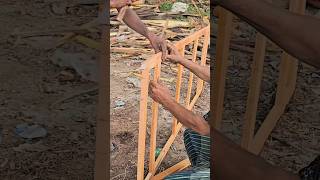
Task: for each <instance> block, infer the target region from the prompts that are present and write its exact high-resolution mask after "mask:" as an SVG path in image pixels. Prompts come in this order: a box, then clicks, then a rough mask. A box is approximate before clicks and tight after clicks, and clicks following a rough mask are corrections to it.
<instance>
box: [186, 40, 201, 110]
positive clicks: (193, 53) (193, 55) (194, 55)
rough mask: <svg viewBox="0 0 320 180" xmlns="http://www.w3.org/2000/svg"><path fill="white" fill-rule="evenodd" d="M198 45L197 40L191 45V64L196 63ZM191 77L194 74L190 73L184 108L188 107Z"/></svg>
mask: <svg viewBox="0 0 320 180" xmlns="http://www.w3.org/2000/svg"><path fill="white" fill-rule="evenodd" d="M198 44H199V39H198V38H197V39H196V40H195V42H194V44H193V52H192V61H193V62H196V60H197V52H198ZM193 76H194V74H193V73H192V72H191V71H190V76H189V81H188V90H187V97H186V102H185V104H186V106H189V104H190V98H191V90H192V83H193Z"/></svg>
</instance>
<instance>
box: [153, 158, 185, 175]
mask: <svg viewBox="0 0 320 180" xmlns="http://www.w3.org/2000/svg"><path fill="white" fill-rule="evenodd" d="M190 165H191V163H190V161H189V159H185V160H183V161H181V162H179V163H177V164H176V165H174V166H172V167H170V168H168V169H166V170H165V171H163V172H161V173H159V174H157V175H156V176H154V177H153V178H151V179H152V180H162V179H164V178H165V177H167V176H169V175H171V174H173V173H175V172H178V171H181V170H183V169H185V168H187V167H189V166H190Z"/></svg>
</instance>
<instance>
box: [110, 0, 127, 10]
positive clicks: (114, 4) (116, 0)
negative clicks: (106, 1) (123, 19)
mask: <svg viewBox="0 0 320 180" xmlns="http://www.w3.org/2000/svg"><path fill="white" fill-rule="evenodd" d="M131 3H132V0H110V8H117V9H121V8H122V7H124V6H127V5H130V4H131Z"/></svg>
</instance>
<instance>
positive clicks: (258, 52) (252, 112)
mask: <svg viewBox="0 0 320 180" xmlns="http://www.w3.org/2000/svg"><path fill="white" fill-rule="evenodd" d="M266 43H267V38H266V37H264V36H263V35H262V34H260V33H258V34H257V37H256V47H255V54H254V57H253V62H252V66H251V71H252V73H251V80H250V85H249V93H248V98H247V106H246V112H245V117H244V126H243V134H242V140H241V146H242V147H243V148H245V149H248V148H249V144H250V143H251V142H252V140H253V136H254V128H255V123H256V116H257V108H258V102H259V95H260V87H261V81H262V75H263V64H264V57H265V52H266Z"/></svg>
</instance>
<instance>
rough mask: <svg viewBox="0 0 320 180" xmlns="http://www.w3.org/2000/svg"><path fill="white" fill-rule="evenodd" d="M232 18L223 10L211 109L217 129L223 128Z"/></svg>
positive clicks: (219, 28) (220, 17) (219, 29)
mask: <svg viewBox="0 0 320 180" xmlns="http://www.w3.org/2000/svg"><path fill="white" fill-rule="evenodd" d="M232 17H233V15H232V14H231V12H229V11H227V10H225V9H221V11H220V12H219V20H218V37H217V47H216V48H217V50H216V52H217V55H216V62H215V71H214V83H213V102H212V106H213V108H211V109H212V110H213V119H214V122H213V126H214V127H215V128H217V129H220V127H221V121H222V114H223V102H224V88H225V74H226V69H227V61H228V58H229V46H230V39H231V32H232Z"/></svg>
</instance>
